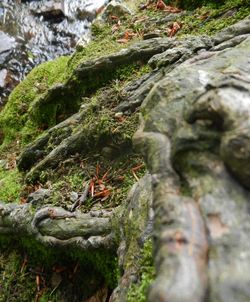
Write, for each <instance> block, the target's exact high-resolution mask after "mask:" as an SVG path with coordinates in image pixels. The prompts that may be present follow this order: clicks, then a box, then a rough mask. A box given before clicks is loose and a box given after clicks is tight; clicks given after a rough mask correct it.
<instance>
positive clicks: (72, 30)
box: [0, 0, 106, 100]
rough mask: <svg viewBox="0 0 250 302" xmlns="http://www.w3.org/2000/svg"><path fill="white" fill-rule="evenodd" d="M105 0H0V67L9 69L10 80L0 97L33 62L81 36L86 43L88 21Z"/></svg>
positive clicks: (66, 49) (61, 51)
mask: <svg viewBox="0 0 250 302" xmlns="http://www.w3.org/2000/svg"><path fill="white" fill-rule="evenodd" d="M105 3H106V1H105V0H98V1H90V0H88V1H80V0H70V1H69V0H64V1H61V0H44V1H35V0H33V1H14V0H8V1H0V24H1V31H0V69H3V68H5V69H7V70H8V71H11V81H12V84H11V85H9V86H8V88H7V89H4V91H3V92H2V93H0V98H1V99H2V100H6V97H7V96H8V94H9V92H10V91H11V89H12V88H13V87H14V86H15V85H16V84H17V83H18V82H19V81H20V80H22V79H23V78H24V76H25V75H26V74H27V73H28V72H29V71H30V70H31V69H32V68H33V67H34V66H35V65H38V64H40V63H42V62H44V61H48V60H52V59H54V58H56V57H58V56H62V55H65V54H70V53H72V52H73V50H74V47H75V45H76V43H77V41H78V40H79V39H80V38H81V40H82V42H81V45H86V43H87V42H89V40H90V38H91V33H90V24H91V22H92V21H93V19H94V18H95V17H96V11H97V10H98V9H100V7H101V6H103V5H105ZM12 37H14V38H12ZM13 58H15V59H13ZM1 65H3V67H2V66H1Z"/></svg>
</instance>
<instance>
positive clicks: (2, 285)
mask: <svg viewBox="0 0 250 302" xmlns="http://www.w3.org/2000/svg"><path fill="white" fill-rule="evenodd" d="M13 245H14V246H15V250H14V251H13ZM0 251H1V254H0V301H1V302H5V301H11V302H17V301H20V302H21V301H22V302H23V301H24V302H26V301H27V302H31V301H40V302H41V301H53V302H54V301H61V299H71V301H75V302H76V301H80V300H81V301H82V299H87V298H89V297H91V296H92V295H93V294H95V292H96V291H97V290H98V289H99V288H102V287H106V288H108V289H109V290H112V289H114V288H115V286H116V285H117V276H118V275H117V258H116V255H115V253H113V252H111V251H110V252H107V251H102V250H95V251H90V252H82V251H80V250H77V249H75V250H72V251H67V250H58V249H53V248H48V247H46V248H45V247H44V246H42V245H40V244H39V243H37V242H36V241H34V240H33V239H32V238H23V239H22V240H21V241H20V240H17V241H16V242H15V241H13V240H12V241H11V242H10V241H9V240H8V239H5V238H4V237H1V238H0Z"/></svg>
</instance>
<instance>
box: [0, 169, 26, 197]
mask: <svg viewBox="0 0 250 302" xmlns="http://www.w3.org/2000/svg"><path fill="white" fill-rule="evenodd" d="M21 191H22V176H21V174H20V173H19V172H18V170H17V169H13V170H5V169H3V168H0V200H1V201H4V202H16V201H18V200H19V197H20V193H21Z"/></svg>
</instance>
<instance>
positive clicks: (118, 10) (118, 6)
mask: <svg viewBox="0 0 250 302" xmlns="http://www.w3.org/2000/svg"><path fill="white" fill-rule="evenodd" d="M126 15H132V11H131V10H130V9H129V8H128V7H127V6H126V5H125V4H123V3H122V2H121V1H119V0H112V1H110V2H109V4H108V5H107V6H106V8H105V9H104V11H103V12H102V14H101V15H100V17H99V19H100V18H101V19H103V20H109V19H110V17H111V16H116V17H118V18H122V17H125V16H126Z"/></svg>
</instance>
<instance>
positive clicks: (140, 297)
mask: <svg viewBox="0 0 250 302" xmlns="http://www.w3.org/2000/svg"><path fill="white" fill-rule="evenodd" d="M154 278H155V268H154V265H153V256H152V240H151V239H149V240H148V241H146V242H145V244H144V247H143V250H142V255H141V259H140V271H139V281H138V282H137V283H134V284H132V285H131V286H130V288H129V291H128V298H127V301H128V302H135V301H137V302H146V301H147V292H148V289H149V286H150V284H151V283H152V282H153V280H154Z"/></svg>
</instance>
